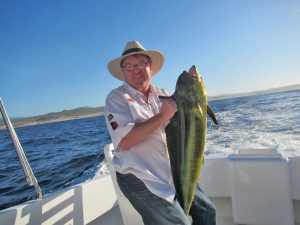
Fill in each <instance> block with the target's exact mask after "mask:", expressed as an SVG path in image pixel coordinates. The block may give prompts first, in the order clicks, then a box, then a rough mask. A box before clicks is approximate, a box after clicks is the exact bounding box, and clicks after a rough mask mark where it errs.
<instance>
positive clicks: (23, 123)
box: [0, 112, 104, 131]
mask: <svg viewBox="0 0 300 225" xmlns="http://www.w3.org/2000/svg"><path fill="white" fill-rule="evenodd" d="M102 115H104V113H103V112H100V113H92V114H87V115H81V116H68V117H59V118H55V119H45V120H42V121H25V119H26V118H24V121H15V122H14V121H13V120H12V121H11V122H12V124H13V127H14V128H17V127H26V126H34V125H39V124H47V123H56V122H62V121H68V120H77V119H83V118H90V117H96V116H102ZM4 129H6V125H5V124H4V122H3V123H2V122H1V123H0V131H1V130H4Z"/></svg>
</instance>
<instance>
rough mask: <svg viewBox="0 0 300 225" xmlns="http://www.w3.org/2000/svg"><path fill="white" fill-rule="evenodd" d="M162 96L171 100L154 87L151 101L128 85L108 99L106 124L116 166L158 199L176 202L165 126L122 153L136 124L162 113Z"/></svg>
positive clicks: (150, 95) (114, 91)
mask: <svg viewBox="0 0 300 225" xmlns="http://www.w3.org/2000/svg"><path fill="white" fill-rule="evenodd" d="M158 96H168V93H167V92H166V90H164V89H160V88H154V87H153V86H152V85H151V86H150V93H149V97H148V101H145V99H144V96H143V94H142V93H141V92H139V91H138V90H136V89H134V88H132V87H131V86H129V85H128V84H127V83H125V82H124V83H123V85H122V86H120V87H118V88H116V89H114V90H113V91H112V92H111V93H110V94H109V95H108V96H107V98H106V103H105V121H106V125H107V127H108V131H109V133H110V136H111V139H112V142H113V145H114V148H115V155H114V157H113V160H112V165H113V166H114V168H115V170H116V171H118V172H119V173H122V174H127V173H131V174H133V175H135V176H136V177H137V178H139V179H140V180H142V181H143V182H144V184H145V186H146V187H147V188H148V189H149V191H151V192H152V193H154V194H155V195H157V196H159V197H161V198H164V199H165V200H167V201H169V202H172V201H173V199H174V196H175V187H174V184H173V179H172V173H171V167H170V160H169V154H168V149H167V144H166V134H165V126H162V127H160V129H158V130H156V131H155V132H154V133H153V134H151V135H148V134H145V135H147V136H148V137H147V139H146V140H145V141H143V142H142V143H140V144H137V145H135V146H133V147H132V148H130V149H129V150H127V151H121V150H119V149H118V145H119V143H120V141H121V140H122V139H123V138H124V137H125V136H126V135H127V134H128V133H129V132H130V131H131V129H132V128H133V127H134V125H135V124H136V123H140V122H143V121H146V120H148V119H150V118H151V117H153V116H154V115H156V114H158V113H159V112H160V107H161V102H160V100H159V98H158Z"/></svg>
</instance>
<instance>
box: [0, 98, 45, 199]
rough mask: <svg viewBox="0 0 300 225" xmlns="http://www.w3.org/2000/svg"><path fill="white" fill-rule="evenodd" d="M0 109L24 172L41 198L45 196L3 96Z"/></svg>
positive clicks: (28, 181)
mask: <svg viewBox="0 0 300 225" xmlns="http://www.w3.org/2000/svg"><path fill="white" fill-rule="evenodd" d="M0 111H1V114H2V117H3V120H4V123H5V125H6V127H7V130H8V132H9V135H10V137H11V140H12V142H13V144H14V146H15V149H16V152H17V155H18V157H19V161H20V163H21V166H22V169H23V172H24V174H25V178H26V181H27V183H28V184H29V185H30V186H34V189H35V191H36V193H37V195H38V198H41V197H42V196H43V194H42V191H41V188H40V186H39V184H38V182H37V179H36V178H35V176H34V174H33V172H32V169H31V167H30V165H29V162H28V160H27V158H26V155H25V153H24V151H23V148H22V146H21V143H20V141H19V138H18V136H17V134H16V132H15V129H14V128H13V126H12V123H11V121H10V119H9V117H8V115H7V112H6V110H5V107H4V104H3V102H2V100H1V98H0Z"/></svg>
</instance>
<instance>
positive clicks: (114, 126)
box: [110, 121, 118, 130]
mask: <svg viewBox="0 0 300 225" xmlns="http://www.w3.org/2000/svg"><path fill="white" fill-rule="evenodd" d="M110 125H111V128H112V129H113V130H115V129H117V127H118V123H117V122H115V121H114V122H110Z"/></svg>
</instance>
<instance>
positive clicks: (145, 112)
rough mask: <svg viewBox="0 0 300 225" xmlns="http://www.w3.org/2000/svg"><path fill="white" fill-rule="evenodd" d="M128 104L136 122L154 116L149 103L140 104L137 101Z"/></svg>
mask: <svg viewBox="0 0 300 225" xmlns="http://www.w3.org/2000/svg"><path fill="white" fill-rule="evenodd" d="M128 105H129V110H130V112H131V116H132V119H133V121H134V122H135V123H140V122H143V121H145V120H147V119H150V118H151V117H153V113H152V112H151V109H148V108H147V107H148V106H147V105H140V104H138V103H137V102H130V103H129V104H128Z"/></svg>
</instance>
